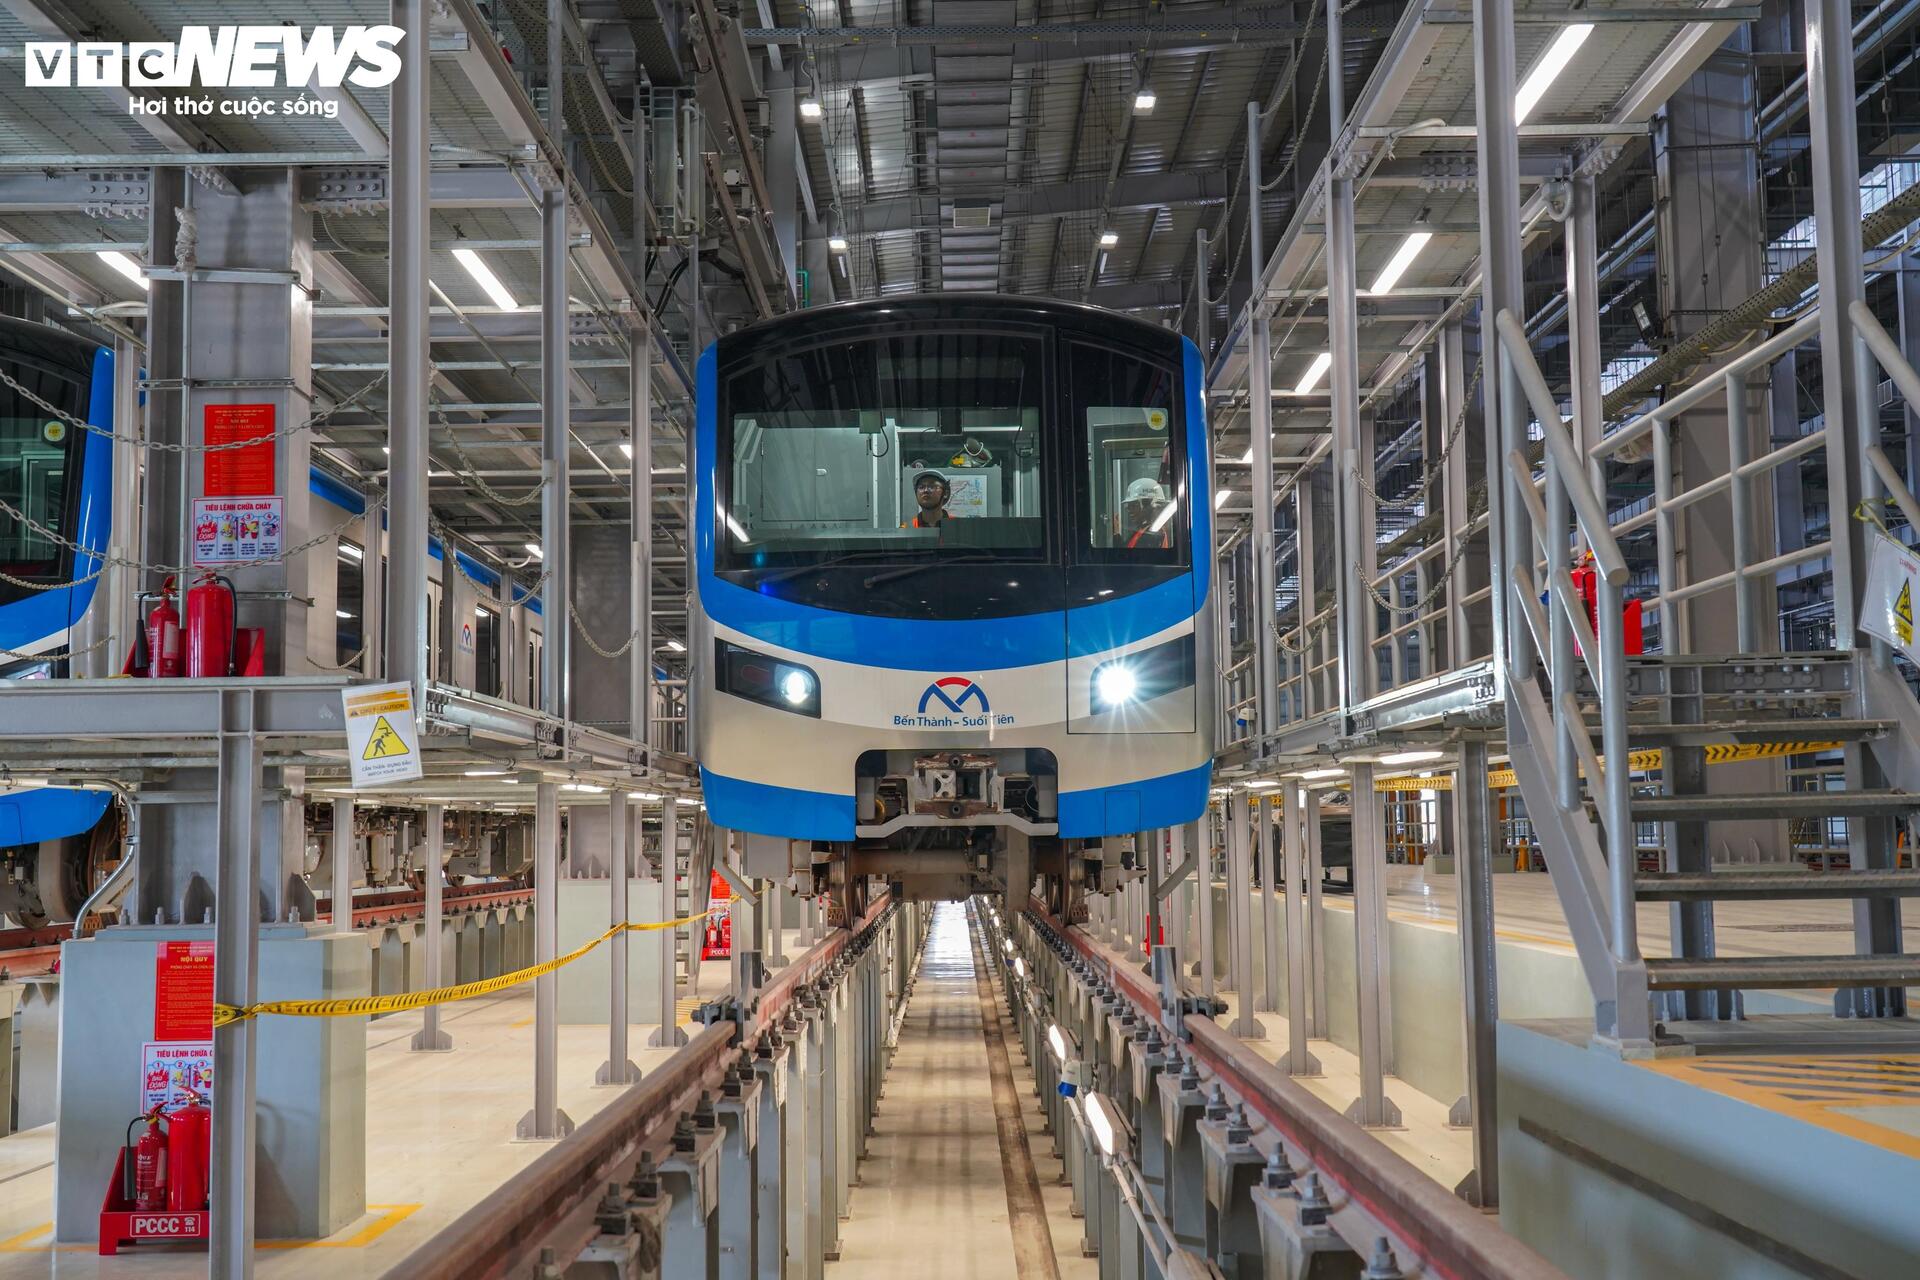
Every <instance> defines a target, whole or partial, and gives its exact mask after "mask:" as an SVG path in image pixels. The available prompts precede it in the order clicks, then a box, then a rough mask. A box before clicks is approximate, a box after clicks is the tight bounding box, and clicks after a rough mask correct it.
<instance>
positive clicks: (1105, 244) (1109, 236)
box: [1100, 231, 1120, 249]
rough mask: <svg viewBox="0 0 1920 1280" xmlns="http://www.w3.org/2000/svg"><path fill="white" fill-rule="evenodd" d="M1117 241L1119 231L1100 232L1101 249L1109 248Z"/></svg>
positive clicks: (1118, 240)
mask: <svg viewBox="0 0 1920 1280" xmlns="http://www.w3.org/2000/svg"><path fill="white" fill-rule="evenodd" d="M1119 243H1120V233H1119V232H1118V231H1102V232H1101V233H1100V247H1101V248H1102V249H1111V248H1113V246H1115V245H1117V244H1119Z"/></svg>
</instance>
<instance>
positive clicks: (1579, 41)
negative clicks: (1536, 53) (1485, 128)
mask: <svg viewBox="0 0 1920 1280" xmlns="http://www.w3.org/2000/svg"><path fill="white" fill-rule="evenodd" d="M1592 34H1593V24H1592V23H1591V22H1575V23H1571V24H1570V25H1568V26H1564V27H1562V28H1560V34H1558V35H1556V36H1555V37H1554V38H1553V43H1552V44H1549V45H1548V46H1547V51H1546V52H1545V53H1543V54H1541V55H1540V58H1539V60H1538V61H1537V62H1535V63H1534V64H1533V66H1532V67H1531V68H1529V69H1528V71H1527V78H1526V79H1525V80H1522V81H1521V82H1520V92H1518V93H1516V94H1514V95H1513V122H1514V123H1515V124H1523V123H1525V122H1526V118H1527V117H1528V116H1529V115H1532V114H1533V109H1534V108H1535V107H1537V106H1539V105H1540V99H1542V98H1544V97H1546V95H1547V90H1548V89H1549V88H1551V87H1552V85H1553V82H1554V81H1555V80H1557V79H1559V77H1560V73H1561V72H1562V71H1565V70H1566V69H1567V64H1568V63H1569V62H1572V61H1573V55H1574V54H1576V53H1578V52H1579V51H1580V46H1581V45H1583V44H1585V43H1586V42H1587V37H1588V36H1590V35H1592Z"/></svg>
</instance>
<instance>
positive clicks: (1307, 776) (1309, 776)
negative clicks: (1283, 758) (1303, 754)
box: [1295, 768, 1347, 782]
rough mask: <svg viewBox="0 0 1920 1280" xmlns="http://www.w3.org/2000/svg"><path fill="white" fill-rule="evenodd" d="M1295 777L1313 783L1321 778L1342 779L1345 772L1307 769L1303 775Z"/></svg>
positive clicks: (1343, 770) (1342, 770) (1340, 770)
mask: <svg viewBox="0 0 1920 1280" xmlns="http://www.w3.org/2000/svg"><path fill="white" fill-rule="evenodd" d="M1295 776H1296V777H1299V778H1301V779H1302V780H1304V781H1307V782H1314V781H1317V780H1318V779H1321V778H1344V777H1346V776H1347V771H1346V770H1345V769H1341V768H1332V769H1308V770H1307V771H1306V772H1305V773H1301V774H1297V775H1295Z"/></svg>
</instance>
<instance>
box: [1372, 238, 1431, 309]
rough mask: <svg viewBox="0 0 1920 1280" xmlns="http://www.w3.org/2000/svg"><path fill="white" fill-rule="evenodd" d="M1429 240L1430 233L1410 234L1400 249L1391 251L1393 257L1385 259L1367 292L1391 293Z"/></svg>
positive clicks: (1401, 243) (1402, 242)
mask: <svg viewBox="0 0 1920 1280" xmlns="http://www.w3.org/2000/svg"><path fill="white" fill-rule="evenodd" d="M1431 239H1433V232H1431V231H1414V232H1410V233H1409V234H1408V235H1407V238H1406V239H1405V240H1402V241H1401V242H1400V247H1399V248H1398V249H1395V250H1394V251H1393V256H1392V257H1391V258H1388V259H1387V265H1386V266H1384V267H1382V268H1380V274H1379V275H1377V276H1375V277H1374V278H1373V288H1371V289H1369V290H1367V292H1368V293H1372V294H1383V293H1392V292H1393V286H1395V285H1396V284H1399V283H1400V277H1401V276H1403V275H1405V274H1406V273H1407V268H1408V267H1410V266H1412V265H1413V260H1414V259H1415V258H1417V257H1419V256H1420V251H1421V250H1422V249H1424V248H1426V247H1427V241H1429V240H1431Z"/></svg>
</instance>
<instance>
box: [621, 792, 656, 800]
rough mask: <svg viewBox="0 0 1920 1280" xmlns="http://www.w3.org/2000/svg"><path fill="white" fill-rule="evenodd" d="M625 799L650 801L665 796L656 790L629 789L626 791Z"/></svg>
mask: <svg viewBox="0 0 1920 1280" xmlns="http://www.w3.org/2000/svg"><path fill="white" fill-rule="evenodd" d="M627 799H629V800H648V801H652V800H661V799H665V797H664V796H662V795H661V794H660V793H659V792H657V791H629V792H627Z"/></svg>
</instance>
